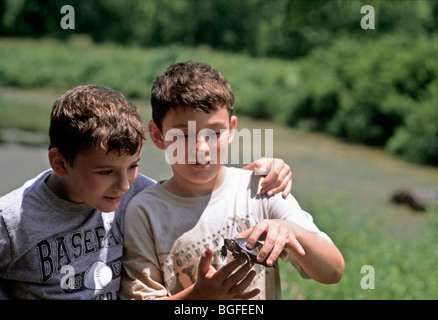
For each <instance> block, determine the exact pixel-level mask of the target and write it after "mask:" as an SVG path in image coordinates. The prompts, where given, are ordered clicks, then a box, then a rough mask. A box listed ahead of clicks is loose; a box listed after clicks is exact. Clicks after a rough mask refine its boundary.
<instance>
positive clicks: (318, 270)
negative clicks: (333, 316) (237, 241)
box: [238, 219, 345, 284]
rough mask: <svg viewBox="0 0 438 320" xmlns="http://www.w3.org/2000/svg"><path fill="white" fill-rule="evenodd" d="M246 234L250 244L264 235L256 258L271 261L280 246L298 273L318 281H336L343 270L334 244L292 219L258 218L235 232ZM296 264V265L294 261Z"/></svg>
mask: <svg viewBox="0 0 438 320" xmlns="http://www.w3.org/2000/svg"><path fill="white" fill-rule="evenodd" d="M238 237H247V238H248V246H251V247H252V246H253V245H254V244H255V243H256V241H257V240H258V239H259V238H261V239H263V238H264V239H265V242H264V244H263V247H262V249H261V250H260V253H259V255H258V256H257V259H258V260H259V261H263V260H265V259H266V257H268V261H267V263H268V265H272V264H273V263H274V262H275V261H276V260H277V258H278V257H279V256H280V254H281V253H282V251H283V250H284V251H285V252H286V253H287V256H286V257H285V258H284V260H287V261H290V262H293V264H294V265H295V266H296V267H297V268H298V269H301V270H299V271H300V273H302V272H303V271H304V273H305V274H307V275H308V276H309V277H311V278H312V279H314V280H316V281H318V282H321V283H326V284H329V283H336V282H339V280H340V279H341V277H342V274H343V273H344V267H345V263H344V259H343V257H342V254H341V253H340V252H339V250H338V249H337V247H336V246H335V245H334V244H333V243H332V242H331V241H329V240H327V239H325V238H323V237H322V236H320V235H319V234H318V233H316V232H314V231H309V230H306V229H304V228H302V227H300V226H299V225H297V224H296V223H294V222H291V221H287V220H282V219H271V220H267V219H266V220H262V221H260V222H259V223H257V224H256V225H255V226H254V227H253V228H251V229H248V230H246V231H244V232H242V233H240V234H239V235H238ZM297 264H298V265H297Z"/></svg>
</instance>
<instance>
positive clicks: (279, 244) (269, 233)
mask: <svg viewBox="0 0 438 320" xmlns="http://www.w3.org/2000/svg"><path fill="white" fill-rule="evenodd" d="M236 238H248V242H247V244H246V245H247V247H248V249H250V248H252V247H254V245H255V243H256V242H257V241H258V240H262V241H263V240H264V241H265V242H264V244H263V247H262V248H261V249H260V252H259V254H258V255H257V261H259V262H262V261H264V260H265V259H266V257H268V260H267V261H266V264H267V265H268V266H272V265H273V264H274V263H275V261H276V260H277V259H278V257H279V256H280V254H281V253H282V252H283V249H285V248H287V249H290V250H293V251H294V252H295V254H298V255H301V256H304V254H305V252H304V249H303V247H302V246H301V244H300V243H299V242H298V240H297V238H296V235H295V232H294V224H293V223H292V222H290V221H286V220H281V219H271V220H268V219H265V220H262V221H260V222H258V223H257V224H256V225H255V226H254V227H252V228H250V229H247V230H245V231H243V232H242V233H239V234H238V235H237V236H236Z"/></svg>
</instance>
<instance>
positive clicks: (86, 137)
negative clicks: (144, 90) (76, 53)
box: [49, 85, 146, 165]
mask: <svg viewBox="0 0 438 320" xmlns="http://www.w3.org/2000/svg"><path fill="white" fill-rule="evenodd" d="M49 138H50V145H49V150H50V149H52V148H58V149H59V152H60V153H61V155H62V156H63V157H64V158H65V159H66V160H67V161H68V162H69V164H70V165H73V162H74V159H75V157H76V155H77V154H78V153H79V152H80V151H85V150H95V151H104V152H107V153H108V152H110V151H112V150H117V151H118V152H119V154H120V155H122V154H124V153H125V152H128V153H129V154H131V155H134V154H135V153H136V152H137V151H138V150H139V149H140V148H141V147H142V146H143V143H144V142H145V140H146V130H145V128H144V126H143V123H142V120H141V116H140V114H139V113H138V111H137V108H136V107H135V106H134V105H133V104H131V103H130V102H129V101H128V100H126V98H125V97H124V96H123V95H122V94H121V93H120V92H118V91H115V90H112V89H110V88H107V87H101V86H97V85H84V86H78V87H76V88H73V89H71V90H69V91H67V92H66V93H64V94H63V95H62V96H61V97H59V98H58V99H57V100H56V101H55V102H54V104H53V108H52V113H51V116H50V128H49Z"/></svg>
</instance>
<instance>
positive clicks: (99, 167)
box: [94, 157, 141, 169]
mask: <svg viewBox="0 0 438 320" xmlns="http://www.w3.org/2000/svg"><path fill="white" fill-rule="evenodd" d="M140 160H141V157H139V158H138V159H137V160H135V161H133V162H132V164H131V165H133V164H136V163H137V162H139V161H140ZM114 167H115V166H114V165H112V164H98V165H96V166H95V167H94V168H95V169H108V168H114Z"/></svg>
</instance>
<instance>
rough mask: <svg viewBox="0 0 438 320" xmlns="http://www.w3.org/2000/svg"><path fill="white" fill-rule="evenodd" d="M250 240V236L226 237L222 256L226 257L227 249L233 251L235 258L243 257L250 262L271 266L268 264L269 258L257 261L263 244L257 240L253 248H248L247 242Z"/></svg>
mask: <svg viewBox="0 0 438 320" xmlns="http://www.w3.org/2000/svg"><path fill="white" fill-rule="evenodd" d="M247 242H248V238H236V239H225V240H224V246H223V247H222V251H221V254H222V257H224V258H225V257H226V251H227V249H228V250H229V251H230V252H231V253H232V255H233V257H234V258H237V257H241V258H244V259H246V260H247V261H248V263H258V264H261V265H263V266H265V267H269V266H268V265H267V264H266V260H267V258H266V259H265V260H264V261H262V262H258V261H257V255H258V254H259V252H260V249H261V248H262V246H263V244H262V243H261V242H258V241H257V242H256V244H255V245H254V247H253V248H252V249H248V248H247V247H246V243H247Z"/></svg>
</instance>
